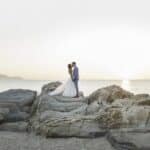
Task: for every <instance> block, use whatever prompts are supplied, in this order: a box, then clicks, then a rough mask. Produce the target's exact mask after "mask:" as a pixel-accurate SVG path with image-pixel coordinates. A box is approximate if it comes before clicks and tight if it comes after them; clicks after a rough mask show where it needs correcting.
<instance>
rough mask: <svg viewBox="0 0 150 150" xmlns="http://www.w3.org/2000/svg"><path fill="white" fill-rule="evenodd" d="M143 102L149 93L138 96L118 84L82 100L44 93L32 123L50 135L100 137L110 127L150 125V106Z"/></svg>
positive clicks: (37, 129) (38, 132) (37, 131)
mask: <svg viewBox="0 0 150 150" xmlns="http://www.w3.org/2000/svg"><path fill="white" fill-rule="evenodd" d="M53 84H54V83H53ZM53 84H52V86H53ZM49 85H50V84H49ZM49 88H50V86H49ZM50 89H51V88H50ZM143 99H144V100H143ZM141 101H144V104H145V103H146V104H147V103H148V102H147V101H149V95H134V94H132V93H130V92H128V91H125V90H123V89H122V88H120V87H119V86H115V85H113V86H109V87H105V88H102V89H99V90H97V91H95V92H93V93H92V94H91V95H90V96H88V97H80V98H78V99H76V98H68V97H62V96H49V95H48V94H42V95H40V96H39V97H38V99H37V100H36V112H35V114H34V115H33V117H32V118H31V120H30V124H31V128H32V129H33V130H34V131H35V132H36V133H37V134H41V135H44V136H46V137H96V136H102V135H104V134H105V133H106V131H108V130H109V129H119V128H131V127H132V128H133V127H148V126H149V125H150V106H149V105H146V104H145V105H146V106H145V105H142V104H139V102H141ZM145 101H146V102H145Z"/></svg>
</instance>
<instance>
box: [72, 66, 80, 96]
mask: <svg viewBox="0 0 150 150" xmlns="http://www.w3.org/2000/svg"><path fill="white" fill-rule="evenodd" d="M78 81H79V69H78V67H77V66H74V69H73V82H74V84H75V87H76V92H77V95H76V96H79V87H78Z"/></svg>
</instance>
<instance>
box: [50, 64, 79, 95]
mask: <svg viewBox="0 0 150 150" xmlns="http://www.w3.org/2000/svg"><path fill="white" fill-rule="evenodd" d="M72 72H73V71H72V65H71V64H68V74H69V79H68V80H67V82H65V83H64V84H62V85H60V86H59V87H58V88H56V89H55V90H54V91H52V92H50V93H49V95H51V96H53V95H62V96H67V97H75V96H76V88H75V84H74V82H73V81H72V76H73V73H72Z"/></svg>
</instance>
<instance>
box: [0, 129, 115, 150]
mask: <svg viewBox="0 0 150 150" xmlns="http://www.w3.org/2000/svg"><path fill="white" fill-rule="evenodd" d="M0 150H114V149H113V148H112V147H111V145H110V144H109V142H108V141H107V140H106V139H105V138H96V139H79V138H66V139H64V138H49V139H45V138H44V137H40V136H35V135H33V134H27V133H15V132H0Z"/></svg>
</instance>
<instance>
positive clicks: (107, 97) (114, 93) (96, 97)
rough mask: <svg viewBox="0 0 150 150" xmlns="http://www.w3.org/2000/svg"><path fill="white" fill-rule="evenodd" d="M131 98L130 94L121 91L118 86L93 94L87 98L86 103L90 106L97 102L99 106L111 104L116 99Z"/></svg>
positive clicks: (99, 90)
mask: <svg viewBox="0 0 150 150" xmlns="http://www.w3.org/2000/svg"><path fill="white" fill-rule="evenodd" d="M133 96H134V95H133V94H132V93H130V92H128V91H125V90H123V89H122V88H120V87H119V86H116V85H112V86H108V87H105V88H102V89H98V90H97V91H95V92H93V93H92V94H91V95H89V97H88V103H89V104H90V103H92V102H94V101H98V102H99V103H100V104H101V103H104V104H105V103H112V102H113V101H114V100H116V99H124V98H131V97H133Z"/></svg>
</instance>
